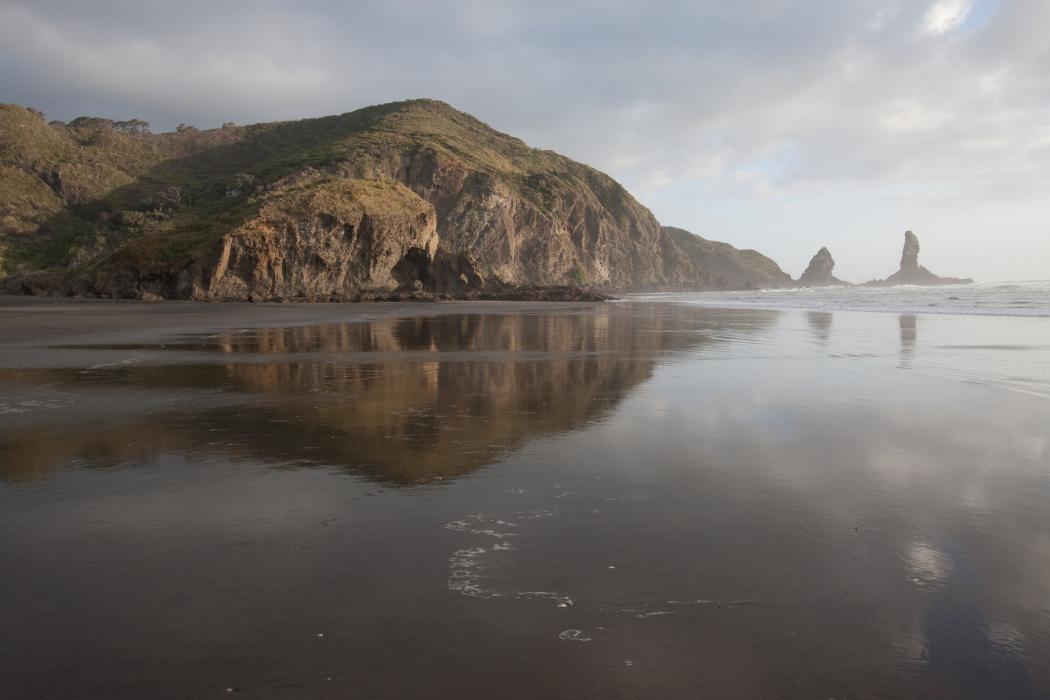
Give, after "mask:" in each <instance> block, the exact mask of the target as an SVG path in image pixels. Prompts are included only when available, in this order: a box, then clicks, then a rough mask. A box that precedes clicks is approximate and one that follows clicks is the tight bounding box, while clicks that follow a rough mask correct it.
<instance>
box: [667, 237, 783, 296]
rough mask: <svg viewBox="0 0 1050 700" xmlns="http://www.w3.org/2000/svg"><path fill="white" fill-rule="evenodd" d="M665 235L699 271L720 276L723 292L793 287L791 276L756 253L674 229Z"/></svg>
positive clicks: (719, 285)
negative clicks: (728, 290) (726, 290)
mask: <svg viewBox="0 0 1050 700" xmlns="http://www.w3.org/2000/svg"><path fill="white" fill-rule="evenodd" d="M663 230H664V232H665V233H666V234H667V235H668V236H669V237H670V238H671V240H672V241H673V242H674V243H675V244H676V245H677V246H678V247H679V248H680V249H681V250H682V252H683V253H685V255H686V256H687V257H688V258H689V260H690V261H691V262H692V263H693V264H694V265H695V266H696V267H698V268H699V269H701V270H704V271H705V272H708V273H711V274H713V275H717V276H718V277H720V278H721V279H722V282H720V283H718V284H713V285H711V286H716V287H721V288H722V289H778V288H782V287H792V286H794V281H793V280H792V279H791V275H789V274H787V273H786V272H784V271H783V270H781V269H780V266H779V265H777V264H776V263H775V262H774V261H773V260H771V259H770V258H767V257H766V256H765V255H762V254H761V253H759V252H758V251H754V250H739V249H737V248H734V247H733V246H731V245H729V244H728V243H721V242H719V241H709V240H707V239H706V238H702V237H700V236H697V235H696V234H695V233H691V232H690V231H686V230H685V229H681V228H675V227H673V226H664V227H663Z"/></svg>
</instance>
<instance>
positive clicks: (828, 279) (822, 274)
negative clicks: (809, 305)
mask: <svg viewBox="0 0 1050 700" xmlns="http://www.w3.org/2000/svg"><path fill="white" fill-rule="evenodd" d="M834 270H835V259H834V258H833V257H831V251H830V250H828V249H827V247H821V249H820V250H818V251H817V254H816V255H814V256H813V257H812V258H811V259H810V261H809V265H808V266H807V267H806V270H805V272H803V273H802V276H801V277H799V278H798V283H799V286H802V287H842V286H848V283H847V282H843V281H842V280H840V279H838V278H837V277H835V275H834V274H832V272H833V271H834Z"/></svg>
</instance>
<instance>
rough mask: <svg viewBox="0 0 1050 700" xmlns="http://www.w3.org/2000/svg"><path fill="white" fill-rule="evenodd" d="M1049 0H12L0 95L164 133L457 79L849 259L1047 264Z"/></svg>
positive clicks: (678, 212)
mask: <svg viewBox="0 0 1050 700" xmlns="http://www.w3.org/2000/svg"><path fill="white" fill-rule="evenodd" d="M1048 27H1050V2H1048V1H1047V0H871V1H867V0H863V1H862V0H750V1H748V2H739V1H737V0H724V1H720V0H690V1H688V2H685V1H683V2H664V1H662V0H647V1H646V2H638V1H635V2H610V1H601V0H585V1H581V2H570V1H568V0H561V1H557V0H554V1H548V0H530V1H528V2H501V1H500V0H463V1H460V2H436V1H432V2H426V1H423V0H382V1H379V2H371V1H369V0H358V1H355V2H350V3H346V2H338V1H335V0H331V1H324V0H298V1H297V2H265V1H259V2H243V1H237V0H228V1H227V2H222V3H219V2H214V1H211V0H210V1H208V2H200V1H198V0H179V1H178V2H173V1H171V0H168V1H166V2H151V1H148V0H119V1H118V0H92V2H75V1H68V2H55V1H50V0H31V1H27V2H21V1H19V0H0V102H14V103H17V104H22V105H26V106H32V107H36V108H38V109H42V110H43V111H44V112H45V113H46V114H47V116H48V118H49V119H61V120H69V119H72V118H75V117H77V116H80V115H92V116H107V117H113V118H118V119H130V118H141V119H145V120H147V121H149V122H150V123H151V124H152V125H153V127H154V130H155V131H158V130H170V129H172V128H174V126H175V125H176V124H179V123H186V124H192V125H195V126H198V127H201V128H207V127H216V126H219V125H221V124H222V123H223V122H226V121H234V122H237V123H251V122H260V121H272V120H280V119H297V118H303V117H312V116H321V115H326V114H338V113H342V112H348V111H351V110H354V109H357V108H359V107H364V106H367V105H370V104H377V103H382V102H390V101H394V100H401V99H408V98H414V97H431V98H436V99H441V100H445V101H446V102H449V103H450V104H452V105H453V106H455V107H457V108H458V109H461V110H463V111H466V112H469V113H471V114H473V115H474V116H476V117H478V118H479V119H481V120H482V121H484V122H486V123H488V124H490V125H491V126H493V127H494V128H496V129H498V130H500V131H504V132H507V133H510V134H513V135H515V136H518V137H521V138H523V139H524V140H525V141H526V142H528V143H529V144H530V145H532V146H535V147H537V148H550V149H553V150H556V151H558V152H560V153H563V154H565V155H567V156H569V157H571V158H574V159H576V160H580V161H583V162H585V163H589V164H591V165H593V166H595V167H597V168H599V169H601V170H604V171H605V172H607V173H609V174H610V175H612V176H613V177H615V178H616V179H617V180H619V181H620V182H622V183H623V184H624V185H625V186H626V187H627V188H628V190H630V191H631V192H632V193H633V194H634V195H635V197H637V198H638V199H639V200H640V201H641V202H642V203H643V204H645V205H646V206H648V207H649V208H650V209H652V211H653V213H654V214H656V216H657V218H658V219H659V220H660V221H661V223H664V224H667V225H673V226H679V227H682V228H686V229H689V230H691V231H693V232H694V233H698V234H700V235H703V236H705V237H708V238H713V239H716V240H724V241H728V242H730V243H732V244H734V245H736V246H739V247H745V248H754V249H757V250H760V251H761V252H763V253H765V254H767V255H769V256H771V257H772V258H774V259H775V260H776V261H777V262H778V263H780V265H781V267H783V268H784V269H785V270H786V271H787V272H789V273H791V274H792V275H794V276H798V275H799V274H800V273H801V272H802V270H803V269H804V268H805V266H806V263H807V262H808V261H809V258H810V257H811V256H812V255H813V254H814V253H815V252H816V251H817V249H818V248H820V246H822V245H826V246H828V248H829V249H830V250H831V252H832V254H833V256H834V258H835V260H836V262H837V266H836V270H835V272H836V275H837V276H838V277H840V278H843V279H847V280H850V281H854V282H861V281H865V280H868V279H872V278H875V277H880V278H881V277H885V276H887V275H889V274H891V273H892V272H894V271H895V270H896V267H897V264H898V262H899V259H900V249H901V245H902V244H903V233H904V231H905V229H911V230H913V231H915V233H916V234H917V235H918V236H919V239H920V241H921V244H922V253H921V255H920V262H921V263H922V264H924V265H925V266H926V267H928V268H930V269H931V270H932V271H934V272H935V273H938V274H941V275H950V276H964V277H973V278H976V279H979V280H1011V279H1012V280H1018V279H1046V278H1050V41H1048V40H1047V28H1048Z"/></svg>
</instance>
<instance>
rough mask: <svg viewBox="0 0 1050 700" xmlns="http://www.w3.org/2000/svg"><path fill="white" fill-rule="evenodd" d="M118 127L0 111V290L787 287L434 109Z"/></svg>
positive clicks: (771, 272)
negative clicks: (159, 129) (154, 129)
mask: <svg viewBox="0 0 1050 700" xmlns="http://www.w3.org/2000/svg"><path fill="white" fill-rule="evenodd" d="M118 124H123V123H115V122H111V121H108V120H101V119H77V120H74V121H73V122H71V123H69V124H60V123H46V122H45V121H44V119H43V117H42V116H41V115H40V114H39V113H36V112H33V111H31V110H26V109H24V108H21V107H16V106H12V105H5V106H2V107H0V221H2V224H3V226H2V227H0V270H5V271H6V272H8V273H18V274H16V275H12V276H10V277H9V278H8V279H7V281H6V282H5V283H4V286H5V288H6V289H7V290H8V291H20V292H28V293H56V292H60V293H74V294H81V295H97V296H108V297H132V298H192V299H252V298H260V299H276V298H332V299H344V298H345V299H352V298H359V297H361V296H362V295H366V296H367V295H372V296H374V295H376V294H379V295H383V294H387V295H392V294H411V295H428V294H430V295H433V294H439V295H440V294H445V295H451V296H463V295H465V294H466V295H469V294H500V293H502V294H520V293H521V291H520V290H522V289H529V288H533V287H536V286H540V287H544V288H554V287H557V288H577V289H579V288H593V289H601V290H609V291H620V290H646V289H705V288H724V287H727V286H741V287H742V286H780V285H782V284H784V283H785V280H787V276H786V275H784V274H783V272H782V271H780V269H779V268H778V267H777V266H776V264H775V263H773V262H772V261H770V260H768V258H764V257H763V256H761V255H759V254H758V253H755V252H754V251H737V250H736V249H734V248H732V247H731V246H727V245H725V244H717V243H714V242H712V241H704V240H703V239H697V240H693V239H692V238H686V237H682V236H680V235H677V234H674V233H673V232H672V231H670V230H668V229H664V228H661V227H660V225H659V223H658V222H657V221H656V219H655V218H654V217H653V215H652V213H651V212H650V211H649V210H648V209H646V208H645V207H644V206H642V205H641V204H639V203H638V202H637V201H636V200H635V199H634V198H633V197H632V196H631V195H630V194H629V193H628V192H627V191H626V190H624V189H623V187H621V186H620V185H619V184H618V183H617V182H615V181H614V180H613V179H612V178H610V177H608V176H607V175H605V174H603V173H601V172H599V171H597V170H595V169H593V168H590V167H588V166H586V165H583V164H581V163H577V162H575V161H572V160H570V159H569V158H566V157H564V156H561V155H558V154H557V153H553V152H551V151H542V150H537V149H533V148H530V147H528V146H527V145H526V144H525V143H523V142H522V141H520V140H518V139H516V138H513V137H511V136H508V135H506V134H502V133H499V132H497V131H495V130H493V129H491V128H490V127H488V126H487V125H485V124H483V123H481V122H480V121H478V120H476V119H474V118H473V117H471V116H469V115H466V114H463V113H462V112H458V111H456V110H455V109H453V108H451V107H449V106H448V105H446V104H444V103H441V102H436V101H433V100H413V101H408V102H399V103H392V104H388V105H379V106H376V107H369V108H365V109H362V110H358V111H356V112H350V113H347V114H343V115H339V116H334V117H324V118H320V119H308V120H302V121H297V122H283V123H273V124H256V125H249V126H235V125H226V126H224V127H223V128H222V129H213V130H209V131H198V130H196V129H193V128H185V129H181V130H180V131H178V132H176V133H169V134H151V133H149V130H148V125H144V124H141V123H138V122H136V126H135V128H134V129H130V128H123V127H119V126H118ZM705 265H708V266H707V267H705Z"/></svg>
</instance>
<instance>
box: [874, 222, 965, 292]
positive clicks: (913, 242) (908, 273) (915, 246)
mask: <svg viewBox="0 0 1050 700" xmlns="http://www.w3.org/2000/svg"><path fill="white" fill-rule="evenodd" d="M971 282H973V280H972V279H969V278H960V277H938V276H937V275H935V274H933V273H932V272H930V271H929V270H927V269H926V268H925V267H923V266H922V265H920V264H919V237H918V236H916V235H915V234H914V233H912V232H911V231H905V232H904V249H903V251H902V252H901V266H900V269H899V270H897V272H895V273H893V274H892V275H890V276H889V277H887V278H886V279H885V280H872V281H871V282H868V286H876V287H880V286H881V287H892V286H895V285H900V284H914V285H922V286H933V285H939V284H970V283H971Z"/></svg>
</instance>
